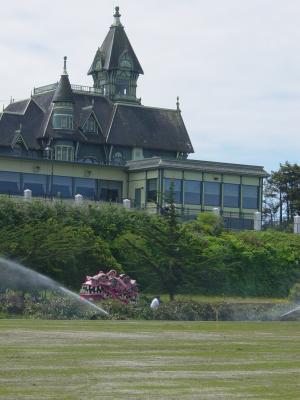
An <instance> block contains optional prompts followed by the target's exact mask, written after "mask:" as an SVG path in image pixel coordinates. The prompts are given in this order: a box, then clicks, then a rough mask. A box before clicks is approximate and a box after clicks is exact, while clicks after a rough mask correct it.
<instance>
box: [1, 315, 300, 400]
mask: <svg viewBox="0 0 300 400" xmlns="http://www.w3.org/2000/svg"><path fill="white" fill-rule="evenodd" d="M0 399H5V400H10V399H12V400H17V399H22V400H26V399H39V400H41V399H82V400H83V399H88V400H93V399H129V400H133V399H141V400H144V399H164V400H167V399H174V400H175V399H176V400H184V399H197V400H206V399H213V400H215V399H222V400H223V399H230V400H231V399H233V400H234V399H243V400H244V399H259V400H264V399H278V400H279V399H280V400H288V399H294V400H298V399H300V323H298V322H268V323H265V322H260V323H252V322H251V323H247V322H244V323H233V322H223V323H217V322H163V321H149V322H148V321H41V320H32V321H30V320H0Z"/></svg>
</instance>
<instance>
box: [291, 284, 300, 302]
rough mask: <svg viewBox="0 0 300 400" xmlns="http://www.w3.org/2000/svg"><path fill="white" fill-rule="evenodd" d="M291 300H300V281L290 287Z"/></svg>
mask: <svg viewBox="0 0 300 400" xmlns="http://www.w3.org/2000/svg"><path fill="white" fill-rule="evenodd" d="M289 300H290V301H294V302H295V303H297V302H300V283H295V284H294V286H293V287H292V288H291V289H290V293H289Z"/></svg>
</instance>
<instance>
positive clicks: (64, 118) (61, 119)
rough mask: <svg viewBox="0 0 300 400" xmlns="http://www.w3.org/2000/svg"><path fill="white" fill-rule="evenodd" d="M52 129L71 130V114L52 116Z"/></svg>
mask: <svg viewBox="0 0 300 400" xmlns="http://www.w3.org/2000/svg"><path fill="white" fill-rule="evenodd" d="M53 128H54V129H67V130H73V115H71V114H54V115H53Z"/></svg>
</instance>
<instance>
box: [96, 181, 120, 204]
mask: <svg viewBox="0 0 300 400" xmlns="http://www.w3.org/2000/svg"><path fill="white" fill-rule="evenodd" d="M122 186H123V185H122V182H120V181H104V180H101V181H99V193H100V196H99V197H100V200H102V201H108V202H113V203H120V202H121V200H122Z"/></svg>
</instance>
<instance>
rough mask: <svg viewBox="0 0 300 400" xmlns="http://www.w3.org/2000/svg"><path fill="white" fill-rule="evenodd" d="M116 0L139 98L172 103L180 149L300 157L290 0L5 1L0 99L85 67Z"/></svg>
mask: <svg viewBox="0 0 300 400" xmlns="http://www.w3.org/2000/svg"><path fill="white" fill-rule="evenodd" d="M3 3H4V4H5V5H3ZM116 5H119V6H120V13H121V14H122V18H121V21H122V23H123V25H124V26H125V29H126V32H127V35H128V37H129V39H130V41H131V44H132V46H133V48H134V50H135V53H136V55H137V57H138V59H139V61H140V63H141V65H142V68H143V70H144V73H145V75H144V76H140V78H139V81H138V84H139V87H138V95H139V96H141V97H142V103H143V104H144V105H150V106H157V107H166V108H175V107H176V96H177V95H179V96H180V104H181V109H182V115H183V118H184V121H185V124H186V126H187V129H188V131H189V134H190V137H191V140H192V143H193V146H194V149H195V154H193V155H191V156H190V158H194V159H201V160H210V161H223V162H233V163H245V164H256V165H264V166H265V168H266V169H267V170H268V171H270V170H275V169H277V168H278V167H279V163H280V162H285V161H286V160H289V161H290V162H297V163H299V162H300V159H299V158H300V140H299V132H300V112H299V110H300V51H299V50H300V49H299V46H300V45H299V44H300V24H299V15H300V1H299V0H284V1H283V0H209V1H208V0H184V1H183V0H163V1H162V0H151V1H149V0H148V1H146V0H119V1H117V0H116V1H113V0H86V1H84V2H79V1H75V0H51V1H49V0H47V1H46V0H26V1H24V0H10V1H8V2H4V1H3V2H2V1H1V7H0V11H1V12H0V57H1V58H0V59H1V62H0V77H1V78H0V104H2V103H4V104H5V105H7V104H8V102H9V99H10V97H11V96H12V97H13V98H15V99H16V100H17V99H22V98H26V97H28V96H29V95H30V92H31V90H32V88H33V87H34V86H41V85H46V84H49V83H53V82H56V81H57V80H58V79H59V76H60V74H61V71H62V63H63V62H62V59H63V56H64V55H67V56H68V71H69V75H70V80H71V82H72V83H75V84H82V85H89V86H92V79H91V77H89V76H87V75H86V73H87V71H88V69H89V67H90V64H91V62H92V60H93V57H94V54H95V52H96V49H97V47H98V46H100V45H101V44H102V41H103V39H104V37H105V35H106V34H107V32H108V29H109V26H110V25H111V23H112V21H113V17H112V14H113V8H114V6H116Z"/></svg>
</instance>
